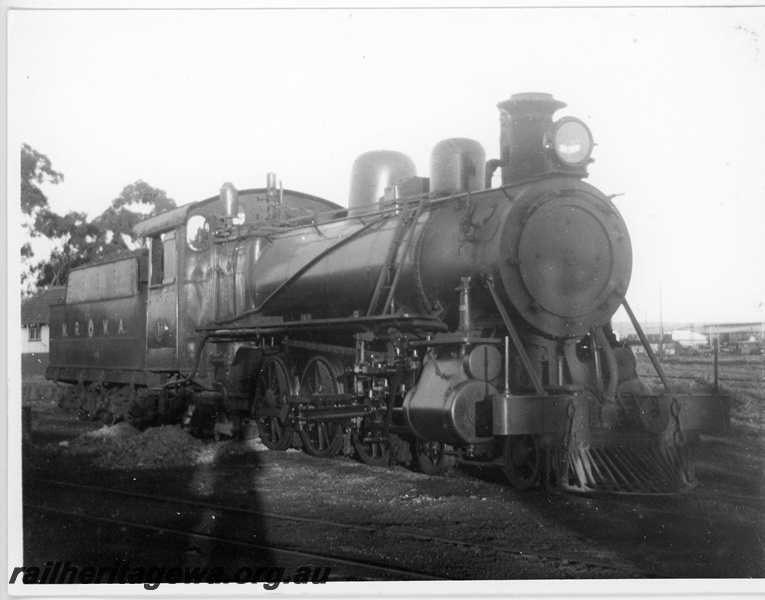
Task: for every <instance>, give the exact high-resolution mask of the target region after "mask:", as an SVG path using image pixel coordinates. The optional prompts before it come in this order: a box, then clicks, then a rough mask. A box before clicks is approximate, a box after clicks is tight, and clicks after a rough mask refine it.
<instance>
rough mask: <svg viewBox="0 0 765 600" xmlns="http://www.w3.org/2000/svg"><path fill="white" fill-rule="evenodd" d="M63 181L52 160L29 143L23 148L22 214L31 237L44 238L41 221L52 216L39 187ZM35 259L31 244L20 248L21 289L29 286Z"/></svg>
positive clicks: (26, 229) (28, 243) (25, 227)
mask: <svg viewBox="0 0 765 600" xmlns="http://www.w3.org/2000/svg"><path fill="white" fill-rule="evenodd" d="M63 180H64V175H63V173H60V172H58V171H56V170H54V169H53V164H52V163H51V160H50V159H49V158H48V157H47V156H45V155H44V154H41V153H40V152H38V151H37V150H35V149H34V148H32V147H31V146H30V145H29V144H22V146H21V212H22V223H21V225H22V229H23V230H24V231H25V232H26V233H27V235H28V236H29V238H35V237H40V236H41V235H43V234H42V233H41V231H40V230H39V228H38V225H40V224H41V223H42V222H44V221H45V220H47V218H48V215H49V213H50V207H49V206H48V197H47V196H46V195H45V194H44V193H43V192H42V190H41V189H40V187H39V185H40V184H42V183H45V182H46V181H47V182H49V183H54V184H58V183H61V182H62V181H63ZM33 257H34V250H33V248H32V244H31V243H30V242H28V241H27V242H24V244H22V246H21V262H22V264H23V265H25V267H26V268H23V269H22V273H21V284H22V287H23V286H24V285H25V284H28V283H29V282H30V280H31V278H32V274H33V273H34V271H35V266H34V265H32V264H31V261H32V259H33Z"/></svg>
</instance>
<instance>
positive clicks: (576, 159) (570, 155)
mask: <svg viewBox="0 0 765 600" xmlns="http://www.w3.org/2000/svg"><path fill="white" fill-rule="evenodd" d="M593 146H594V143H593V141H592V133H590V129H589V127H587V125H585V124H584V122H583V121H581V120H579V119H577V118H575V117H564V118H563V119H560V120H559V121H556V122H555V123H554V124H553V130H552V147H553V150H554V151H555V155H556V156H557V157H558V160H560V161H561V162H562V163H563V164H564V165H567V166H569V167H575V166H578V165H582V164H585V163H586V162H587V161H588V160H589V158H590V155H591V154H592V148H593Z"/></svg>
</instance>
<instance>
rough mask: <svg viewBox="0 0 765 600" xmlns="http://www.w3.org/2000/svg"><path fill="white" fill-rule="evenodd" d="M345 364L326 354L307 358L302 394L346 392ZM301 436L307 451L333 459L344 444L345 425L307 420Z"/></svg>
mask: <svg viewBox="0 0 765 600" xmlns="http://www.w3.org/2000/svg"><path fill="white" fill-rule="evenodd" d="M342 369H343V367H342V365H340V364H338V363H336V362H335V361H333V360H330V359H328V358H325V357H324V356H314V357H313V358H312V359H311V360H309V361H308V364H307V365H306V367H305V369H304V370H303V376H302V377H301V378H300V390H301V393H302V394H304V395H306V396H310V395H314V394H341V393H343V392H344V391H345V386H344V385H343V383H342V372H343V371H342ZM300 439H301V440H302V442H303V450H304V451H305V452H306V454H310V455H311V456H316V457H318V458H331V457H333V456H335V455H336V454H337V453H338V452H340V449H341V448H342V446H343V426H342V425H341V424H340V423H337V422H328V421H307V422H306V423H304V424H303V426H302V427H301V429H300Z"/></svg>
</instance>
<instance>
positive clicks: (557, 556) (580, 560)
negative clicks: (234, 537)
mask: <svg viewBox="0 0 765 600" xmlns="http://www.w3.org/2000/svg"><path fill="white" fill-rule="evenodd" d="M30 481H37V482H39V483H45V484H53V485H60V486H66V487H70V488H75V489H83V490H88V491H93V492H98V493H101V494H102V493H110V494H114V495H118V496H124V497H128V498H139V499H142V500H153V501H157V502H167V503H170V504H182V505H188V506H194V507H201V508H206V509H210V510H217V511H220V512H228V513H233V514H241V515H248V516H255V517H266V518H269V519H274V520H282V521H293V522H298V523H310V524H318V525H324V526H329V527H337V528H338V529H350V530H356V531H362V532H364V533H370V534H371V533H377V532H380V531H384V532H385V533H386V534H387V535H391V536H392V537H395V538H398V539H405V538H409V539H412V540H418V541H432V542H437V543H441V544H445V545H451V546H462V547H470V548H476V549H480V550H486V551H494V552H503V553H506V554H510V555H513V556H522V557H537V558H543V559H546V560H558V561H563V562H567V563H576V564H581V565H584V566H587V567H599V568H606V569H609V570H612V571H623V572H626V573H632V571H631V570H630V569H629V568H628V567H625V566H619V565H615V564H614V563H613V562H612V561H602V560H598V559H594V558H590V557H583V556H582V555H581V553H574V552H571V553H561V552H547V551H544V550H530V549H528V548H522V547H511V546H507V545H504V544H490V543H481V542H471V541H467V540H460V539H452V538H446V537H440V536H435V535H431V534H427V533H417V532H414V531H390V530H388V529H387V528H386V527H379V526H373V525H359V524H355V523H341V522H338V521H329V520H327V519H317V518H314V517H301V516H297V515H285V514H281V513H273V512H265V511H254V510H250V509H246V508H237V507H235V506H222V505H219V504H214V503H211V502H205V501H195V500H186V499H183V498H176V497H172V496H161V495H160V496H157V495H152V494H144V493H141V492H127V491H121V490H114V489H111V488H102V487H99V486H93V485H88V484H82V483H76V482H70V481H59V480H55V479H46V478H37V477H33V478H30ZM640 574H641V576H645V577H651V576H653V574H651V573H647V572H645V571H642V570H641V571H640ZM434 579H437V578H434Z"/></svg>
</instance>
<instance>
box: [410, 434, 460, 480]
mask: <svg viewBox="0 0 765 600" xmlns="http://www.w3.org/2000/svg"><path fill="white" fill-rule="evenodd" d="M445 450H446V446H445V445H444V444H442V443H441V442H417V449H416V457H417V465H418V466H419V467H420V470H421V471H422V472H423V473H425V474H426V475H441V474H442V473H445V472H446V471H447V470H449V468H450V467H452V466H454V463H455V462H456V459H455V457H454V456H453V455H451V454H446V453H445Z"/></svg>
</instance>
